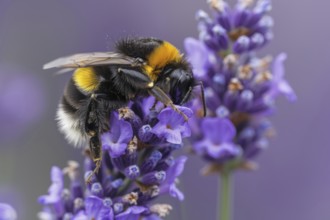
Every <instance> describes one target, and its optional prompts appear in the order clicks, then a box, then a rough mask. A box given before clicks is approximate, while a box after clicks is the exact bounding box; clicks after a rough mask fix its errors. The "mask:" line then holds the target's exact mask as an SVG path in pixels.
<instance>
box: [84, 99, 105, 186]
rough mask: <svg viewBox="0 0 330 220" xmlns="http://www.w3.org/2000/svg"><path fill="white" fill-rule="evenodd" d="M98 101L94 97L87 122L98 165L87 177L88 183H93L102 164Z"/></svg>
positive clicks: (92, 153)
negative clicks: (93, 177)
mask: <svg viewBox="0 0 330 220" xmlns="http://www.w3.org/2000/svg"><path fill="white" fill-rule="evenodd" d="M97 107H98V106H97V100H95V99H94V97H92V98H91V100H90V103H89V106H88V109H87V114H86V120H85V131H86V134H87V135H89V136H90V138H89V149H90V152H91V157H92V159H93V161H94V163H95V165H96V167H95V169H94V170H93V172H92V173H91V174H90V175H89V176H88V177H87V179H86V182H90V181H91V177H92V176H93V174H95V173H97V172H98V171H99V169H100V167H101V162H102V144H101V140H100V136H99V133H100V130H101V129H100V127H101V126H100V121H99V118H98V116H97V114H98V113H97Z"/></svg>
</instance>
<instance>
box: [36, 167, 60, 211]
mask: <svg viewBox="0 0 330 220" xmlns="http://www.w3.org/2000/svg"><path fill="white" fill-rule="evenodd" d="M50 176H51V181H52V184H51V185H50V187H49V189H48V194H47V195H43V196H40V197H39V199H38V201H39V203H40V204H42V205H45V206H48V205H51V206H52V207H53V208H54V209H55V210H56V213H58V215H63V213H64V208H63V202H62V193H63V189H64V182H63V173H62V170H61V169H60V168H58V167H55V166H54V167H52V170H51V174H50Z"/></svg>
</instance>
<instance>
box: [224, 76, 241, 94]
mask: <svg viewBox="0 0 330 220" xmlns="http://www.w3.org/2000/svg"><path fill="white" fill-rule="evenodd" d="M228 89H229V90H230V91H240V90H242V89H243V85H242V83H241V82H240V81H239V79H237V78H232V79H231V80H230V83H229V85H228Z"/></svg>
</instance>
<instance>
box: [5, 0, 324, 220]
mask: <svg viewBox="0 0 330 220" xmlns="http://www.w3.org/2000/svg"><path fill="white" fill-rule="evenodd" d="M230 2H234V1H233V0H230ZM329 7H330V2H329V1H327V0H318V1H312V0H309V1H298V0H291V1H273V12H272V13H271V14H272V15H273V18H274V20H275V27H274V33H275V39H274V40H273V42H272V43H271V44H270V45H269V46H268V47H266V49H264V50H263V51H262V52H261V53H262V54H268V53H270V54H273V55H276V54H278V53H280V52H282V51H284V52H287V54H288V60H287V62H286V70H287V75H286V77H287V79H288V81H289V82H290V83H291V85H292V87H293V88H294V89H295V91H296V93H297V95H298V102H296V103H294V104H290V103H288V102H287V101H286V100H285V99H284V98H282V99H281V100H280V101H279V102H278V103H277V104H278V105H277V107H278V111H277V113H276V115H275V116H274V117H272V121H273V123H274V125H275V127H276V129H277V134H278V135H277V137H276V138H275V139H274V140H273V141H272V143H271V147H270V148H269V149H268V150H267V151H266V152H265V153H263V154H262V155H260V157H259V159H258V162H259V163H260V170H259V171H257V172H254V173H243V172H239V173H236V174H235V200H234V201H235V202H234V203H235V204H234V206H235V214H234V217H235V220H265V219H267V220H278V219H281V220H284V219H290V220H296V219H299V220H311V219H317V220H328V219H329V218H330V172H329V167H330V159H329V158H330V146H329V144H330V135H329V128H328V126H329V124H330V117H329V116H328V115H327V114H326V113H327V112H329V111H330V104H329V101H328V98H327V94H330V86H329V83H330V74H329V69H330V67H329V60H330V43H329V39H330V26H329V24H328V21H329V20H330V15H329V13H328V8H329ZM198 9H205V10H207V11H208V8H207V5H206V3H205V1H204V0H200V1H190V0H182V1H176V0H167V1H146V0H140V1H130V2H129V1H115V0H113V1H109V0H107V1H105V0H102V1H98V2H95V1H81V0H71V1H67V0H57V1H43V0H29V1H6V0H0V65H1V66H0V80H1V81H0V92H1V94H0V101H1V103H0V112H1V114H2V111H1V110H2V109H4V108H5V106H6V105H13V106H19V108H20V111H19V112H18V113H15V114H17V117H18V118H19V117H21V116H22V114H23V113H24V112H25V111H26V112H28V113H29V114H28V115H30V116H29V120H28V122H27V123H25V124H24V125H20V126H18V127H16V128H15V127H11V126H9V124H6V123H5V122H3V120H4V118H1V117H3V115H1V116H0V122H1V127H0V128H1V129H0V131H1V132H2V133H1V134H0V202H9V203H11V204H12V205H14V206H16V207H17V208H18V210H17V211H18V215H19V216H20V217H19V219H35V218H36V214H37V212H38V211H39V210H40V206H39V205H38V203H37V197H38V196H39V195H41V194H44V193H46V191H47V188H48V185H49V171H50V168H51V166H52V165H59V166H62V167H64V166H65V164H66V161H67V160H69V159H75V160H78V161H81V159H82V157H81V154H80V151H79V150H75V149H74V148H73V147H71V146H69V145H68V144H67V143H66V142H65V141H64V138H63V136H62V135H61V134H60V133H59V132H58V131H57V128H56V123H55V121H54V117H55V111H56V106H57V103H58V100H59V98H60V97H61V94H62V91H63V87H64V84H65V82H66V81H67V80H68V79H69V77H70V74H66V75H61V76H55V75H54V74H52V73H53V72H52V71H43V70H42V69H41V67H42V65H43V64H44V63H46V62H47V61H50V60H52V59H54V58H57V57H60V56H63V55H68V54H72V53H77V52H89V51H105V50H110V49H112V45H113V43H114V42H115V41H116V40H117V39H119V38H121V37H122V36H154V37H158V38H161V39H166V40H168V41H170V42H172V43H173V44H175V45H176V46H178V47H179V48H181V49H182V48H183V40H184V38H185V37H188V36H193V37H197V27H196V21H195V19H194V16H195V12H196V11H197V10H198ZM15 77H16V78H15ZM15 80H26V81H27V83H24V85H27V88H29V89H28V90H29V91H30V92H26V91H25V90H24V89H22V86H19V85H18V86H17V89H22V90H19V91H22V93H23V94H25V95H23V96H22V93H20V94H18V95H17V94H16V96H15V97H16V99H15V100H13V102H12V103H10V102H3V101H2V100H4V98H3V97H4V92H3V91H4V90H3V89H4V86H8V85H9V83H10V82H15ZM16 83H19V82H18V81H16ZM14 84H15V83H14ZM29 86H30V87H29ZM6 91H7V90H6ZM36 91H37V94H39V95H40V96H39V97H38V98H35V97H37V96H34V95H33V97H34V98H32V97H31V96H32V94H33V93H34V92H36ZM11 94H13V93H11ZM14 95H15V94H14ZM17 102H18V104H17ZM31 103H39V104H38V105H35V104H33V105H32V104H31ZM16 108H17V107H16ZM24 110H25V111H24ZM26 112H25V113H26ZM35 112H36V113H35ZM323 114H324V115H323ZM31 115H32V116H31ZM6 119H8V118H6ZM13 120H14V119H13ZM11 125H12V124H11ZM25 125H27V127H26V128H24V130H23V131H18V130H17V129H19V128H22V127H23V126H25ZM6 129H10V130H13V131H14V133H15V135H16V136H12V138H10V139H9V138H8V135H6V137H5V136H3V134H6V133H5V132H8V130H6ZM16 131H17V132H16ZM202 165H203V162H202V161H201V160H200V159H197V158H196V157H194V156H192V157H190V159H189V161H188V163H187V167H186V170H185V173H184V174H183V179H182V181H181V185H180V187H181V188H182V189H183V191H184V192H185V195H186V200H185V202H184V208H182V205H180V204H179V202H177V201H175V200H172V199H170V200H167V201H170V202H171V203H172V204H173V205H174V206H175V208H174V211H173V212H172V214H171V215H170V216H169V217H168V218H167V219H182V218H183V217H182V216H186V217H187V218H186V219H193V220H195V219H196V220H197V219H207V220H208V219H215V213H216V211H215V209H216V198H215V195H217V185H216V184H217V178H216V177H201V176H200V175H199V170H200V168H201V167H202ZM9 186H10V188H9ZM9 189H10V191H14V192H15V193H14V195H13V197H11V196H8V190H9ZM13 198H17V199H16V202H15V199H13ZM17 200H18V201H17ZM180 210H181V211H180Z"/></svg>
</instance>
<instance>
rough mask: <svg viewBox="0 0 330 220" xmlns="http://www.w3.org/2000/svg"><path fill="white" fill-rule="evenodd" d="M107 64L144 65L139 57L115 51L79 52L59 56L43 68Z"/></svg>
mask: <svg viewBox="0 0 330 220" xmlns="http://www.w3.org/2000/svg"><path fill="white" fill-rule="evenodd" d="M109 64H124V65H126V64H127V65H132V66H140V65H144V61H143V60H142V59H140V58H133V57H129V56H125V55H123V54H121V53H115V52H94V53H79V54H74V55H71V56H67V57H61V58H58V59H56V60H53V61H51V62H49V63H46V64H45V65H44V66H43V69H50V68H80V67H87V66H99V65H109Z"/></svg>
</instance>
